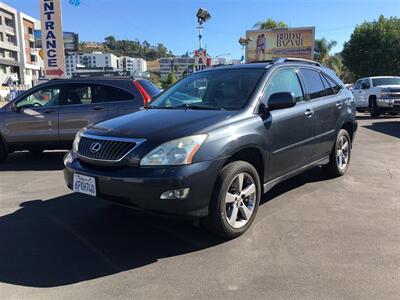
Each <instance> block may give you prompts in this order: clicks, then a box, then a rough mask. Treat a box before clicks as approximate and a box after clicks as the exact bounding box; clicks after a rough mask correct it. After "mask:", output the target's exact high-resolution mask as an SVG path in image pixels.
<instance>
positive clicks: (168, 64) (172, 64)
mask: <svg viewBox="0 0 400 300" xmlns="http://www.w3.org/2000/svg"><path fill="white" fill-rule="evenodd" d="M193 65H194V58H193V57H163V58H160V76H161V79H165V78H167V77H168V74H169V73H172V72H174V73H175V75H176V77H177V78H178V79H180V78H182V76H183V74H184V73H185V72H188V71H189V69H190V68H193Z"/></svg>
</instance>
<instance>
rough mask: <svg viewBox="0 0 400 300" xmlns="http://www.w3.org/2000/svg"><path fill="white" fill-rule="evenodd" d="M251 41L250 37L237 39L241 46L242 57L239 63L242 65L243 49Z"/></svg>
mask: <svg viewBox="0 0 400 300" xmlns="http://www.w3.org/2000/svg"><path fill="white" fill-rule="evenodd" d="M252 40H253V39H252V38H251V37H241V38H240V39H239V44H240V45H241V46H242V57H241V59H240V61H241V63H242V64H243V63H244V55H245V53H244V51H245V47H246V46H247V45H248V44H249V43H250V42H251V41H252Z"/></svg>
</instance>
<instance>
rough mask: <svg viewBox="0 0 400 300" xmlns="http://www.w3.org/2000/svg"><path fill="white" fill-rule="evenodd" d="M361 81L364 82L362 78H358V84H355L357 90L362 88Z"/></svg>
mask: <svg viewBox="0 0 400 300" xmlns="http://www.w3.org/2000/svg"><path fill="white" fill-rule="evenodd" d="M361 83H362V80H361V79H359V80H357V82H356V84H355V85H354V89H355V90H359V89H361Z"/></svg>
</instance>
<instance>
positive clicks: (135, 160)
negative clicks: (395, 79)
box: [64, 58, 357, 238]
mask: <svg viewBox="0 0 400 300" xmlns="http://www.w3.org/2000/svg"><path fill="white" fill-rule="evenodd" d="M356 129H357V123H356V120H355V105H354V101H353V96H352V94H351V92H350V91H349V90H347V89H346V88H345V87H344V85H343V83H342V82H341V81H340V80H339V79H338V78H337V76H336V75H335V74H334V72H333V71H331V70H329V69H327V68H324V67H322V66H321V65H319V64H318V63H315V62H312V61H303V60H294V59H283V58H282V59H277V60H275V61H271V62H266V63H254V64H242V65H235V66H227V67H220V68H215V69H209V70H205V71H202V72H199V73H195V74H193V75H190V76H188V77H186V78H184V79H183V80H181V81H179V82H178V83H176V84H175V85H173V86H172V87H170V88H169V89H167V90H166V91H164V92H163V93H162V94H160V95H159V96H158V97H156V98H155V99H154V100H153V101H152V102H151V103H149V105H148V106H147V108H146V109H145V110H142V111H139V112H136V113H133V114H129V115H125V116H122V117H119V118H115V119H111V120H108V121H105V122H100V123H97V124H95V125H93V126H90V127H87V128H84V129H82V130H81V131H80V132H79V133H78V134H77V136H76V139H75V142H74V147H73V150H72V151H70V152H69V153H68V154H67V155H66V156H65V158H64V164H65V169H64V176H65V180H66V182H67V185H68V187H69V188H71V189H73V190H74V191H76V192H81V193H85V194H89V195H92V196H99V197H101V198H104V199H107V200H110V201H113V202H116V203H120V204H124V205H128V206H132V207H136V208H139V209H143V210H150V211H153V212H158V213H162V214H174V215H185V216H191V217H193V218H200V219H201V222H202V224H204V225H205V226H206V227H207V228H209V229H210V230H212V231H213V232H215V233H217V234H219V235H221V236H224V237H228V238H232V237H236V236H238V235H240V234H242V233H243V232H244V231H246V229H247V228H248V227H249V226H250V225H251V223H252V221H253V220H254V217H255V215H256V213H257V209H258V205H259V202H260V198H261V195H262V194H263V193H266V192H267V191H268V190H270V189H271V188H272V187H273V186H274V185H276V184H277V183H279V182H282V181H283V180H285V179H287V178H289V177H292V176H294V175H296V174H299V173H300V172H303V171H305V170H307V169H310V168H312V167H315V166H320V165H322V166H323V168H324V169H325V170H326V171H327V173H328V174H330V175H331V176H341V175H343V174H344V173H345V172H346V170H347V169H348V167H349V163H350V158H351V149H352V142H353V140H354V136H355V132H356Z"/></svg>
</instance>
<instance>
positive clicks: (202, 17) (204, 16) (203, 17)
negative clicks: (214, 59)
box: [196, 8, 211, 50]
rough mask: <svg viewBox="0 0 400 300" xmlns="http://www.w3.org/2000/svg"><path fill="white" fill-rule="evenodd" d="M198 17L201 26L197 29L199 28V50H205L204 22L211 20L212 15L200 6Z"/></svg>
mask: <svg viewBox="0 0 400 300" xmlns="http://www.w3.org/2000/svg"><path fill="white" fill-rule="evenodd" d="M196 17H197V22H198V23H199V26H197V29H198V30H199V36H198V37H199V50H203V29H204V27H203V23H205V22H207V21H208V20H210V19H211V15H210V13H209V12H208V11H207V10H206V9H204V8H200V9H199V10H198V12H197V14H196Z"/></svg>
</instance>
